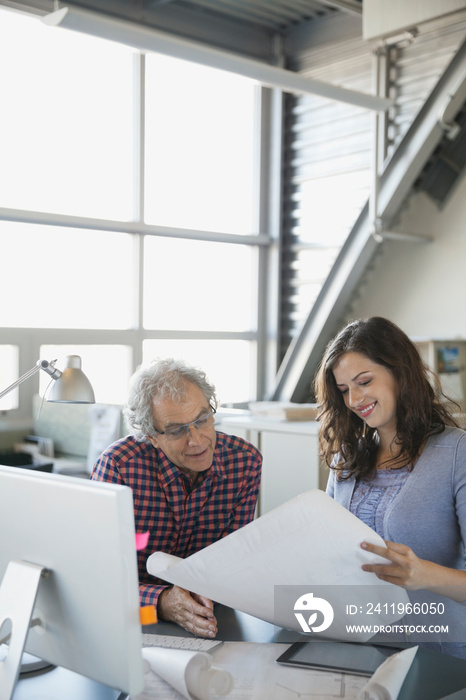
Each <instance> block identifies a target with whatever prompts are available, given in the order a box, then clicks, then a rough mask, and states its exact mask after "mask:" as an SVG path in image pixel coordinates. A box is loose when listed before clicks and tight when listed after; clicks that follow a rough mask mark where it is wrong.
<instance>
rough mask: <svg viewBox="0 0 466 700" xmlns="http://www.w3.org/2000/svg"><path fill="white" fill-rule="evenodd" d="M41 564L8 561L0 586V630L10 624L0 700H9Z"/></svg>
mask: <svg viewBox="0 0 466 700" xmlns="http://www.w3.org/2000/svg"><path fill="white" fill-rule="evenodd" d="M47 573H48V572H47V570H46V569H45V568H44V567H43V566H38V565H37V564H30V563H29V562H25V561H10V563H9V564H8V567H7V569H6V571H5V575H4V577H3V581H2V583H1V586H0V630H2V628H4V627H5V623H7V624H8V623H10V625H11V634H10V635H8V636H9V649H8V652H7V655H6V657H5V658H4V659H3V660H2V661H0V700H11V698H12V697H13V692H14V689H15V685H16V682H17V680H18V676H19V672H20V668H21V659H22V656H23V651H24V646H25V644H26V637H27V635H28V632H29V628H30V626H31V618H32V612H33V610H34V604H35V601H36V596H37V590H38V587H39V583H40V579H41V577H42V576H44V575H47Z"/></svg>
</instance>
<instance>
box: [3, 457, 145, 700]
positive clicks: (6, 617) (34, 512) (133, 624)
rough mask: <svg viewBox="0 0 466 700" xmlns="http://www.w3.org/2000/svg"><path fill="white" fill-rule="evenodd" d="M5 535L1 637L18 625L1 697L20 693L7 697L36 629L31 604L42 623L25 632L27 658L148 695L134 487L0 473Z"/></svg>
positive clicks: (17, 471) (15, 471)
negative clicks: (20, 657) (31, 622)
mask: <svg viewBox="0 0 466 700" xmlns="http://www.w3.org/2000/svg"><path fill="white" fill-rule="evenodd" d="M0 532H1V545H0V581H1V584H0V638H2V636H3V634H2V632H3V631H4V630H5V629H6V628H8V627H9V626H11V639H10V645H9V650H8V653H7V656H6V658H5V659H4V660H3V661H2V662H1V663H0V687H3V692H2V693H1V694H0V695H1V697H2V698H3V697H7V698H8V697H11V695H12V693H13V689H12V688H11V693H10V695H5V692H6V691H5V689H6V688H7V687H8V684H10V685H11V683H13V687H14V684H15V682H16V678H14V679H13V681H12V674H13V675H14V674H15V673H16V670H15V669H14V668H13V669H12V666H14V665H15V663H16V660H15V653H16V651H17V648H18V639H19V642H20V644H21V651H22V641H21V636H22V634H25V631H24V629H23V628H24V625H25V624H26V627H28V626H29V614H30V611H29V612H28V611H27V607H28V601H29V605H30V607H31V609H32V615H31V619H37V620H39V622H40V624H38V625H37V626H34V627H31V628H30V629H29V632H28V633H27V630H26V633H27V640H26V645H25V650H26V651H27V652H29V653H30V654H33V655H34V656H36V657H39V658H40V659H44V660H45V661H47V662H49V663H51V664H54V665H56V666H62V667H64V668H67V669H70V670H72V671H75V672H77V673H79V674H82V675H84V676H87V677H89V678H92V679H94V680H96V681H99V682H100V683H103V684H105V685H107V686H110V687H111V688H115V689H117V690H119V691H123V692H126V693H129V694H134V695H136V694H138V693H140V692H141V691H142V690H143V686H144V681H143V660H142V653H141V647H142V637H141V625H140V617H139V589H138V574H137V557H136V543H135V531H134V514H133V500H132V492H131V489H130V488H129V487H127V486H121V485H116V484H107V483H102V482H95V481H87V480H86V479H80V478H77V477H72V476H64V475H59V474H47V473H43V472H31V471H29V470H24V469H21V468H16V467H6V466H0ZM10 562H12V564H11V565H10ZM40 567H44V568H45V572H41V570H40ZM7 569H8V571H7ZM6 572H7V573H6ZM35 589H36V590H37V593H36V590H35ZM34 600H35V603H34ZM31 601H32V602H31ZM25 620H26V623H25ZM20 655H21V654H20Z"/></svg>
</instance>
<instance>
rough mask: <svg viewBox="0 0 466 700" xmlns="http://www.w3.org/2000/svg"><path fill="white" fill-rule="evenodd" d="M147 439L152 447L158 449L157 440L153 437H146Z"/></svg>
mask: <svg viewBox="0 0 466 700" xmlns="http://www.w3.org/2000/svg"><path fill="white" fill-rule="evenodd" d="M146 437H147V439H148V440H149V442H150V444H151V445H152V447H156V448H157V447H158V443H157V438H155V437H152V436H151V435H146Z"/></svg>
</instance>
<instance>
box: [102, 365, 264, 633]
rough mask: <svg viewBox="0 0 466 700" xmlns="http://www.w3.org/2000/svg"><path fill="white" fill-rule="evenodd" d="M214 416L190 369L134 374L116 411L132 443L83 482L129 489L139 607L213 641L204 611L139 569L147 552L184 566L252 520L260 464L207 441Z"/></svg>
mask: <svg viewBox="0 0 466 700" xmlns="http://www.w3.org/2000/svg"><path fill="white" fill-rule="evenodd" d="M216 410H217V398H216V395H215V388H214V387H213V386H212V384H210V383H209V381H208V380H207V377H206V375H205V373H204V372H203V371H201V370H200V369H197V368H195V367H192V366H190V365H187V364H185V363H184V362H182V361H179V360H174V359H167V360H159V361H154V362H152V363H151V364H150V365H148V366H142V367H140V368H139V369H138V371H137V372H136V373H135V375H134V376H133V378H132V382H131V387H130V393H129V397H128V402H127V406H126V408H125V411H124V413H125V417H126V420H127V423H128V425H129V426H130V428H132V430H133V434H132V435H128V436H127V437H124V438H122V439H120V440H118V441H117V442H115V443H113V445H111V446H110V447H109V448H107V449H106V450H105V452H103V454H102V455H101V456H100V457H99V459H98V461H97V463H96V464H95V466H94V469H93V472H92V475H91V478H92V479H96V480H100V481H109V482H111V483H115V484H124V485H127V486H130V487H131V489H132V491H133V501H134V516H135V525H136V532H140V533H143V532H149V543H148V546H147V548H146V549H145V550H144V551H143V552H140V553H139V554H138V566H139V590H140V601H141V605H154V606H155V607H156V608H157V614H158V617H159V618H160V619H163V620H172V621H173V622H176V623H178V624H179V625H180V626H181V627H183V628H184V629H186V630H188V631H189V632H192V633H193V634H195V635H197V636H202V637H215V635H216V633H217V621H216V619H215V615H214V612H213V603H212V601H210V600H209V599H207V598H205V597H203V596H199V595H197V594H194V593H191V592H189V591H186V590H184V589H182V588H179V587H177V586H167V585H166V584H164V583H163V582H161V581H159V580H157V579H155V578H154V577H152V576H150V575H149V574H148V573H147V571H146V559H147V557H148V556H149V554H151V553H152V552H155V551H163V552H167V553H169V554H173V555H175V556H178V557H187V556H189V555H190V554H194V552H197V551H199V550H200V549H202V548H203V547H206V546H207V545H209V544H211V543H212V542H216V541H217V540H219V539H220V538H221V537H224V536H225V535H228V534H229V533H230V532H234V531H235V530H238V529H239V528H240V527H243V525H246V524H247V523H249V522H250V521H251V520H252V519H253V517H254V510H255V506H256V501H257V496H258V492H259V485H260V477H261V468H262V457H261V454H260V452H259V451H258V450H257V449H256V448H255V447H254V446H253V445H251V444H250V443H248V442H246V441H245V440H242V439H241V438H238V437H233V436H230V435H225V434H224V433H221V432H217V431H216V429H215V422H214V414H215V412H216Z"/></svg>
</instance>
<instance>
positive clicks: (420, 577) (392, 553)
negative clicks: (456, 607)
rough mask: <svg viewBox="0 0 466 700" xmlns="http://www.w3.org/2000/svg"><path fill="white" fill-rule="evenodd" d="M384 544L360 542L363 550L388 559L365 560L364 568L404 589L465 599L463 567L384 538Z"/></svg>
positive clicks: (459, 599)
mask: <svg viewBox="0 0 466 700" xmlns="http://www.w3.org/2000/svg"><path fill="white" fill-rule="evenodd" d="M385 544H386V547H378V546H377V545H375V544H369V542H363V543H362V544H361V547H362V549H365V550H366V552H372V553H373V554H378V555H379V556H381V557H384V558H385V559H388V560H389V562H390V563H389V564H364V565H363V567H362V568H363V569H364V571H372V572H373V573H374V574H375V575H376V576H377V577H378V578H379V579H381V581H387V582H388V583H394V584H395V585H396V586H401V587H402V588H406V589H407V590H411V591H414V590H418V589H419V588H423V589H426V590H429V591H432V592H433V593H437V594H438V595H442V596H446V597H447V598H451V599H452V600H456V601H457V602H459V603H463V602H465V601H466V571H461V570H460V569H450V568H449V567H447V566H442V565H441V564H435V563H434V562H433V561H427V560H426V559H420V558H419V557H417V556H416V555H415V554H414V552H413V550H412V549H411V548H410V547H407V546H406V545H405V544H399V543H397V542H387V541H386V542H385Z"/></svg>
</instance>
